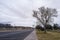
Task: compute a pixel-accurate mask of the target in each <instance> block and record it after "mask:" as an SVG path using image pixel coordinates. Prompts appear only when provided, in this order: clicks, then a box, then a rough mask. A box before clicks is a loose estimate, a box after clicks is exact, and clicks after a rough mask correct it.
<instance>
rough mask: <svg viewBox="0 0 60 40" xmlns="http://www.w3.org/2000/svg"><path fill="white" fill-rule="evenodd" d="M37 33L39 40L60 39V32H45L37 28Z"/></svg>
mask: <svg viewBox="0 0 60 40" xmlns="http://www.w3.org/2000/svg"><path fill="white" fill-rule="evenodd" d="M36 34H37V37H38V40H60V33H59V32H56V31H55V32H53V31H47V33H46V34H44V32H43V31H39V30H36Z"/></svg>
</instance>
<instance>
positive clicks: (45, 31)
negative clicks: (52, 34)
mask: <svg viewBox="0 0 60 40" xmlns="http://www.w3.org/2000/svg"><path fill="white" fill-rule="evenodd" d="M44 33H45V34H46V33H47V30H46V25H44Z"/></svg>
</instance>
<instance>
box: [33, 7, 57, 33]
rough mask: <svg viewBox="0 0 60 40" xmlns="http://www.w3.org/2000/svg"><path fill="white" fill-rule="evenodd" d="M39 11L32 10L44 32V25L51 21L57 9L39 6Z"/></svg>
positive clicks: (55, 15)
mask: <svg viewBox="0 0 60 40" xmlns="http://www.w3.org/2000/svg"><path fill="white" fill-rule="evenodd" d="M38 9H39V11H35V10H33V17H35V18H37V20H38V21H39V22H40V23H41V24H42V25H43V26H44V33H46V25H47V24H49V23H51V22H52V20H51V19H52V17H57V10H56V9H52V8H45V7H40V8H38Z"/></svg>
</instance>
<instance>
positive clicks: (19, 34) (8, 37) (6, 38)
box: [0, 29, 33, 40]
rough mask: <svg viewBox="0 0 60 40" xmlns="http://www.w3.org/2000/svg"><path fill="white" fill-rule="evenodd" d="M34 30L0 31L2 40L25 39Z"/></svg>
mask: <svg viewBox="0 0 60 40" xmlns="http://www.w3.org/2000/svg"><path fill="white" fill-rule="evenodd" d="M32 31H33V29H32V30H22V31H15V32H0V40H24V39H25V38H26V37H27V36H28V35H29V34H30V33H31V32H32Z"/></svg>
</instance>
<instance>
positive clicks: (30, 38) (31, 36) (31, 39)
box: [24, 30, 37, 40]
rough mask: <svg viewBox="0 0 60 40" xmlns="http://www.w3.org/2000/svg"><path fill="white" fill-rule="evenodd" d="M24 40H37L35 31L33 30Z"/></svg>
mask: <svg viewBox="0 0 60 40" xmlns="http://www.w3.org/2000/svg"><path fill="white" fill-rule="evenodd" d="M24 40H37V36H36V31H35V30H34V31H33V32H32V33H30V34H29V35H28V36H27V37H26V38H25V39H24Z"/></svg>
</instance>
